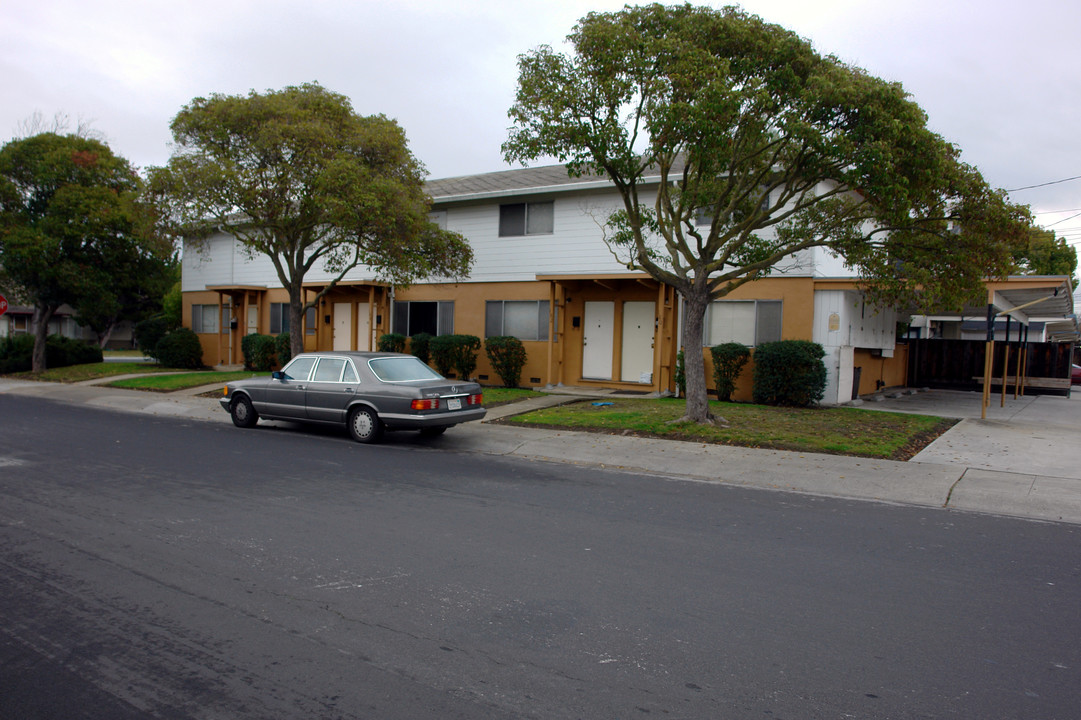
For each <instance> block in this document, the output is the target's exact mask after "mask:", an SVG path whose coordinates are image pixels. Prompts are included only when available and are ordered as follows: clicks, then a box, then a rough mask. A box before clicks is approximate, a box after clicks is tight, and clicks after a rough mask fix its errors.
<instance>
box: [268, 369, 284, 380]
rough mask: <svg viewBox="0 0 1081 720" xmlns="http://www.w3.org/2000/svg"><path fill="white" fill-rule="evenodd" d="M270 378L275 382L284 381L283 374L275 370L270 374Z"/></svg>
mask: <svg viewBox="0 0 1081 720" xmlns="http://www.w3.org/2000/svg"><path fill="white" fill-rule="evenodd" d="M270 377H272V378H274V379H275V380H284V379H285V373H283V372H282V371H281V370H275V371H274V372H272V373H270Z"/></svg>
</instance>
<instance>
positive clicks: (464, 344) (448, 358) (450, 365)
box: [430, 335, 480, 380]
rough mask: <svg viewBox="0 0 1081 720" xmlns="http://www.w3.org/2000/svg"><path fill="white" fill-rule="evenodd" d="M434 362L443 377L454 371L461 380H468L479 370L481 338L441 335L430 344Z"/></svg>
mask: <svg viewBox="0 0 1081 720" xmlns="http://www.w3.org/2000/svg"><path fill="white" fill-rule="evenodd" d="M430 347H431V354H432V362H433V363H435V369H436V370H438V371H439V373H440V374H442V375H450V371H451V370H452V369H453V370H454V371H455V372H456V373H457V376H458V377H459V378H461V379H462V380H468V379H469V376H470V375H472V374H473V371H474V370H476V369H477V351H478V350H480V338H479V337H477V336H476V335H439V336H437V337H434V338H432V341H431V343H430Z"/></svg>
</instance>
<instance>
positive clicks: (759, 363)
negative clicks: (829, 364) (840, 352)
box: [754, 340, 826, 407]
mask: <svg viewBox="0 0 1081 720" xmlns="http://www.w3.org/2000/svg"><path fill="white" fill-rule="evenodd" d="M825 355H826V352H825V350H823V349H822V346H821V345H819V344H818V343H815V342H810V341H808V340H781V341H779V342H771V343H764V344H762V345H759V346H758V347H757V348H756V349H755V351H754V401H755V402H756V403H759V404H762V405H789V406H794V407H806V406H808V405H813V404H815V403H817V402H818V401H819V400H821V399H822V396H823V395H825V393H826V365H825V363H823V362H822V358H823V357H825Z"/></svg>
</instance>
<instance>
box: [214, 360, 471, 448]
mask: <svg viewBox="0 0 1081 720" xmlns="http://www.w3.org/2000/svg"><path fill="white" fill-rule="evenodd" d="M483 399H484V398H483V394H482V390H481V386H480V385H478V384H477V383H475V382H470V381H460V380H448V379H447V378H445V377H443V376H442V375H440V374H439V373H437V372H436V371H435V370H433V369H432V368H430V367H428V366H427V365H426V364H424V363H423V362H421V361H420V360H419V359H418V358H416V357H414V356H413V355H404V354H402V353H380V352H313V353H304V354H302V355H297V356H296V357H295V358H293V359H292V360H291V361H289V364H288V365H286V366H285V367H284V368H282V369H281V370H278V371H275V372H274V373H272V374H271V376H270V377H262V378H254V379H251V380H240V381H237V382H231V383H228V384H227V385H226V386H225V391H224V394H223V395H222V398H221V401H220V402H221V406H222V407H223V408H224V409H225V410H227V411H228V412H229V415H230V416H231V417H232V419H233V424H234V425H236V426H237V427H242V428H250V427H254V426H255V424H256V423H257V422H259V418H261V417H262V418H267V419H270V420H292V421H296V422H310V423H324V424H338V425H341V424H344V425H345V427H346V428H347V429H348V430H349V433H350V434H351V435H352V436H353V439H354V440H356V441H357V442H362V443H371V442H377V441H378V440H379V439H380V437H382V435H383V432H384V431H385V430H419V431H420V432H421V433H422V434H424V435H431V436H434V435H441V434H442V433H443V432H445V431H446V429H447V428H449V427H453V426H454V425H457V424H458V423H463V422H468V421H470V420H480V419H481V418H483V417H484V415H485V412H486V411H485V409H484V406H483Z"/></svg>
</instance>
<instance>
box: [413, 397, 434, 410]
mask: <svg viewBox="0 0 1081 720" xmlns="http://www.w3.org/2000/svg"><path fill="white" fill-rule="evenodd" d="M410 407H411V408H413V409H414V410H438V409H439V398H425V399H424V400H414V401H413V402H412V403H411V404H410Z"/></svg>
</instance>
